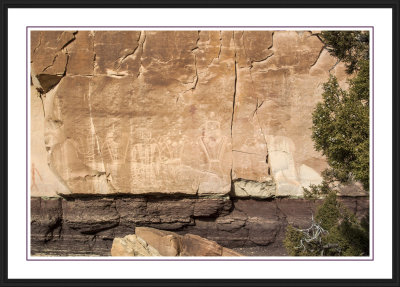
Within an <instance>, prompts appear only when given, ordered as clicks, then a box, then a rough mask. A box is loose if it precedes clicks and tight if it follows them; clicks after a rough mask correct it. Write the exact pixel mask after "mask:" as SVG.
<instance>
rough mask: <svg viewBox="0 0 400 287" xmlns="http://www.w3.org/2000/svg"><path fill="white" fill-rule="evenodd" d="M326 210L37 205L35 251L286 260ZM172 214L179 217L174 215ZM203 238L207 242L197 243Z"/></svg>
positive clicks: (288, 202)
mask: <svg viewBox="0 0 400 287" xmlns="http://www.w3.org/2000/svg"><path fill="white" fill-rule="evenodd" d="M339 200H340V201H341V202H342V204H343V206H345V207H346V208H347V209H348V210H349V212H350V213H353V214H355V216H356V217H357V218H358V219H361V218H363V217H364V216H366V215H368V213H369V200H368V198H367V197H343V198H339ZM321 203H322V200H317V201H310V200H305V199H293V198H281V199H272V200H271V199H268V200H265V199H264V200H260V199H258V200H254V199H235V200H233V201H231V200H229V199H227V200H224V201H223V200H221V199H198V198H192V199H188V198H185V199H181V200H177V199H176V198H154V197H137V198H135V197H117V198H94V197H90V198H85V199H83V198H82V199H70V200H65V199H62V198H56V199H44V198H37V197H36V198H35V197H33V198H32V199H31V251H32V255H41V254H43V255H47V256H82V255H85V256H96V255H97V256H109V255H110V254H111V252H115V254H120V255H117V256H125V255H121V254H127V255H126V256H136V255H135V254H139V253H140V252H141V254H145V255H143V256H150V255H148V254H151V253H153V254H154V252H152V249H149V248H148V245H150V246H152V247H153V248H154V249H156V250H157V252H158V253H160V254H161V255H162V256H175V255H176V254H179V253H182V254H184V253H185V254H186V253H187V254H192V255H193V254H194V253H193V252H194V251H193V250H202V252H203V253H202V254H203V255H204V254H206V253H207V254H211V253H215V252H217V253H220V252H221V249H220V247H217V245H215V242H216V243H217V244H218V245H221V246H223V247H224V248H222V256H229V253H232V252H230V251H229V250H227V249H225V247H226V248H231V249H234V250H235V251H239V253H242V254H245V255H251V256H252V255H258V256H260V255H266V256H283V255H287V254H286V251H285V248H284V246H283V239H284V237H285V232H286V227H287V225H288V224H291V225H294V226H295V227H297V228H308V227H309V226H310V224H311V218H312V215H313V214H314V215H315V214H316V209H317V208H318V206H319V205H321ZM161 207H162V208H161ZM168 209H170V210H171V211H170V212H169V213H168V212H167V210H168ZM149 227H150V228H149ZM159 229H162V231H160V230H159ZM170 231H173V232H170ZM135 233H136V235H137V236H138V237H140V238H142V239H143V240H144V241H145V243H146V244H144V243H143V242H141V241H140V242H138V244H139V245H140V246H139V245H137V246H136V247H135V248H134V247H132V248H128V249H127V247H126V246H127V245H129V246H131V245H130V243H129V242H128V241H129V240H132V241H137V239H136V237H132V238H130V239H129V238H125V236H127V235H129V236H132V235H133V234H135ZM177 234H178V235H179V236H178V235H177ZM187 234H192V235H191V236H189V237H190V238H186V239H187V241H186V239H185V240H184V242H188V243H187V244H186V243H185V244H186V245H185V244H183V243H182V242H183V241H182V240H181V239H180V238H181V237H184V236H186V235H187ZM195 235H197V236H200V237H202V238H203V239H204V240H203V239H199V240H195V239H196V238H193V236H194V237H196V236H195ZM114 238H125V239H123V240H122V239H121V240H122V241H120V242H119V244H118V246H119V247H118V248H116V247H114V251H111V249H112V245H113V240H114ZM207 240H211V241H214V243H212V244H211V243H209V242H208V241H207ZM114 242H115V240H114ZM142 243H143V244H142ZM189 243H190V244H189ZM182 246H185V247H184V248H183V247H182ZM213 246H214V247H215V248H214V247H213ZM211 247H212V248H211ZM207 248H211V249H210V250H208V249H207ZM118 250H119V251H118ZM127 250H128V251H127ZM129 250H130V251H129ZM134 250H136V251H134ZM185 250H186V251H185ZM207 250H208V251H207ZM216 250H217V251H216ZM252 250H253V251H254V250H256V252H253V251H252ZM139 251H140V252H139ZM135 252H136V253H135ZM197 254H199V253H197ZM203 255H199V256H203ZM193 256H194V255H193ZM218 256H219V255H218Z"/></svg>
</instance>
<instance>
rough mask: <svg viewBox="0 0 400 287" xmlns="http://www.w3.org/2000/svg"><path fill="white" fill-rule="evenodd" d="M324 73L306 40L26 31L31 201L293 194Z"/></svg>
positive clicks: (331, 66)
mask: <svg viewBox="0 0 400 287" xmlns="http://www.w3.org/2000/svg"><path fill="white" fill-rule="evenodd" d="M335 64H336V60H335V59H334V58H333V57H331V56H330V55H329V53H327V51H326V50H324V49H323V44H322V42H321V41H320V40H319V39H318V37H317V36H316V35H315V34H313V33H311V32H308V31H301V32H296V31H32V32H31V77H32V84H33V87H35V88H36V90H38V91H39V92H40V94H39V95H36V93H33V92H32V93H31V101H32V110H31V114H32V130H31V137H32V142H31V148H32V149H31V159H32V162H31V182H32V183H33V185H32V187H31V195H33V196H54V194H55V193H56V194H58V195H62V196H82V195H120V194H131V195H142V194H150V195H157V194H158V195H160V194H176V195H186V196H217V197H218V196H219V197H225V196H227V195H228V194H229V193H230V195H231V196H237V197H255V198H268V197H274V196H292V197H297V196H302V187H303V186H308V185H309V184H310V183H314V184H315V183H319V182H320V181H321V177H320V172H321V171H322V170H323V169H324V168H325V167H326V161H325V160H324V158H323V157H322V156H321V154H320V153H317V152H315V151H314V149H313V143H312V140H311V137H310V135H311V131H310V127H311V112H312V110H313V108H314V106H315V104H316V103H317V102H318V101H319V100H320V99H321V91H322V86H321V84H322V83H323V82H325V81H326V80H327V79H328V77H329V73H332V74H335V75H336V76H337V77H338V78H339V81H340V83H341V84H342V85H345V80H346V75H345V73H344V67H343V65H341V64H338V65H335ZM39 175H40V176H39ZM40 177H41V178H42V179H43V178H44V177H46V180H42V181H43V183H42V181H41V180H40ZM233 182H234V187H235V188H234V189H233V191H232V184H233ZM117 204H118V203H115V205H117ZM121 204H124V203H122V202H121ZM129 204H131V203H129ZM132 204H136V205H138V206H139V209H140V206H141V205H140V202H136V203H132ZM179 204H186V203H183V202H180V203H179ZM110 208H114V207H110ZM159 208H160V212H161V209H162V207H159ZM188 208H189V209H191V208H193V206H192V207H188ZM194 208H195V213H197V212H198V213H200V214H201V212H202V211H201V210H202V208H201V207H199V206H198V207H197V209H196V207H194ZM155 209H156V208H155ZM166 216H167V217H168V216H169V215H166ZM182 216H184V217H185V216H186V215H182ZM110 220H111V221H112V217H110ZM111 221H110V222H111ZM168 224H169V223H168Z"/></svg>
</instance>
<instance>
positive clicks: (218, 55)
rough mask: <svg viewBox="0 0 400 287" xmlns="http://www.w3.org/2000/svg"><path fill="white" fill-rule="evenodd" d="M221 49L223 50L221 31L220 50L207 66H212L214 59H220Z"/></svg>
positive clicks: (220, 34) (220, 33)
mask: <svg viewBox="0 0 400 287" xmlns="http://www.w3.org/2000/svg"><path fill="white" fill-rule="evenodd" d="M221 50H222V32H221V31H219V50H218V54H217V57H214V58H212V59H211V61H210V63H209V64H208V65H207V66H210V65H211V64H212V63H213V62H214V60H218V61H219V57H220V56H221Z"/></svg>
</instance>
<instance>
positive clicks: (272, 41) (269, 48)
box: [268, 31, 275, 50]
mask: <svg viewBox="0 0 400 287" xmlns="http://www.w3.org/2000/svg"><path fill="white" fill-rule="evenodd" d="M274 36H275V31H273V32H272V34H271V46H269V47H268V50H271V49H272V47H274Z"/></svg>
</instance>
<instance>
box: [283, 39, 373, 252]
mask: <svg viewBox="0 0 400 287" xmlns="http://www.w3.org/2000/svg"><path fill="white" fill-rule="evenodd" d="M319 37H320V39H321V40H322V41H323V42H324V44H325V48H326V49H327V50H328V51H329V53H330V54H331V55H333V56H335V57H336V58H337V59H338V61H342V62H344V63H345V64H346V72H347V73H348V74H349V75H350V77H351V80H350V81H349V88H348V89H347V90H343V89H342V88H341V87H340V86H339V83H338V81H337V79H336V77H334V76H332V75H331V76H330V78H329V80H328V81H327V82H326V83H325V84H324V85H323V94H322V102H321V103H318V104H317V106H316V108H315V110H314V112H313V115H312V122H313V125H312V139H313V141H314V146H315V149H316V150H318V151H321V152H322V154H323V155H325V156H326V158H327V162H328V164H329V168H328V169H327V170H325V171H324V172H323V178H324V180H323V182H322V184H320V185H310V187H309V188H305V189H304V196H305V197H306V198H316V197H319V196H321V195H325V196H326V198H325V200H324V202H323V204H322V205H321V206H320V208H319V209H318V210H317V214H316V217H315V219H314V218H312V223H311V226H310V228H308V229H297V228H295V227H293V226H291V225H289V226H288V228H287V231H286V238H285V241H284V244H285V247H286V249H287V251H288V253H289V254H290V255H293V256H365V255H368V252H369V225H368V219H367V218H365V219H363V220H362V221H361V222H359V221H358V220H356V218H355V217H354V216H353V215H350V214H349V212H348V211H347V210H346V209H345V208H344V207H342V206H341V205H340V204H339V202H338V201H337V198H336V193H335V191H334V190H333V188H332V182H335V181H339V182H342V183H347V182H351V181H359V182H361V183H362V184H363V187H364V189H365V190H366V191H368V190H369V34H368V32H362V31H325V32H322V33H321V34H320V35H319Z"/></svg>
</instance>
